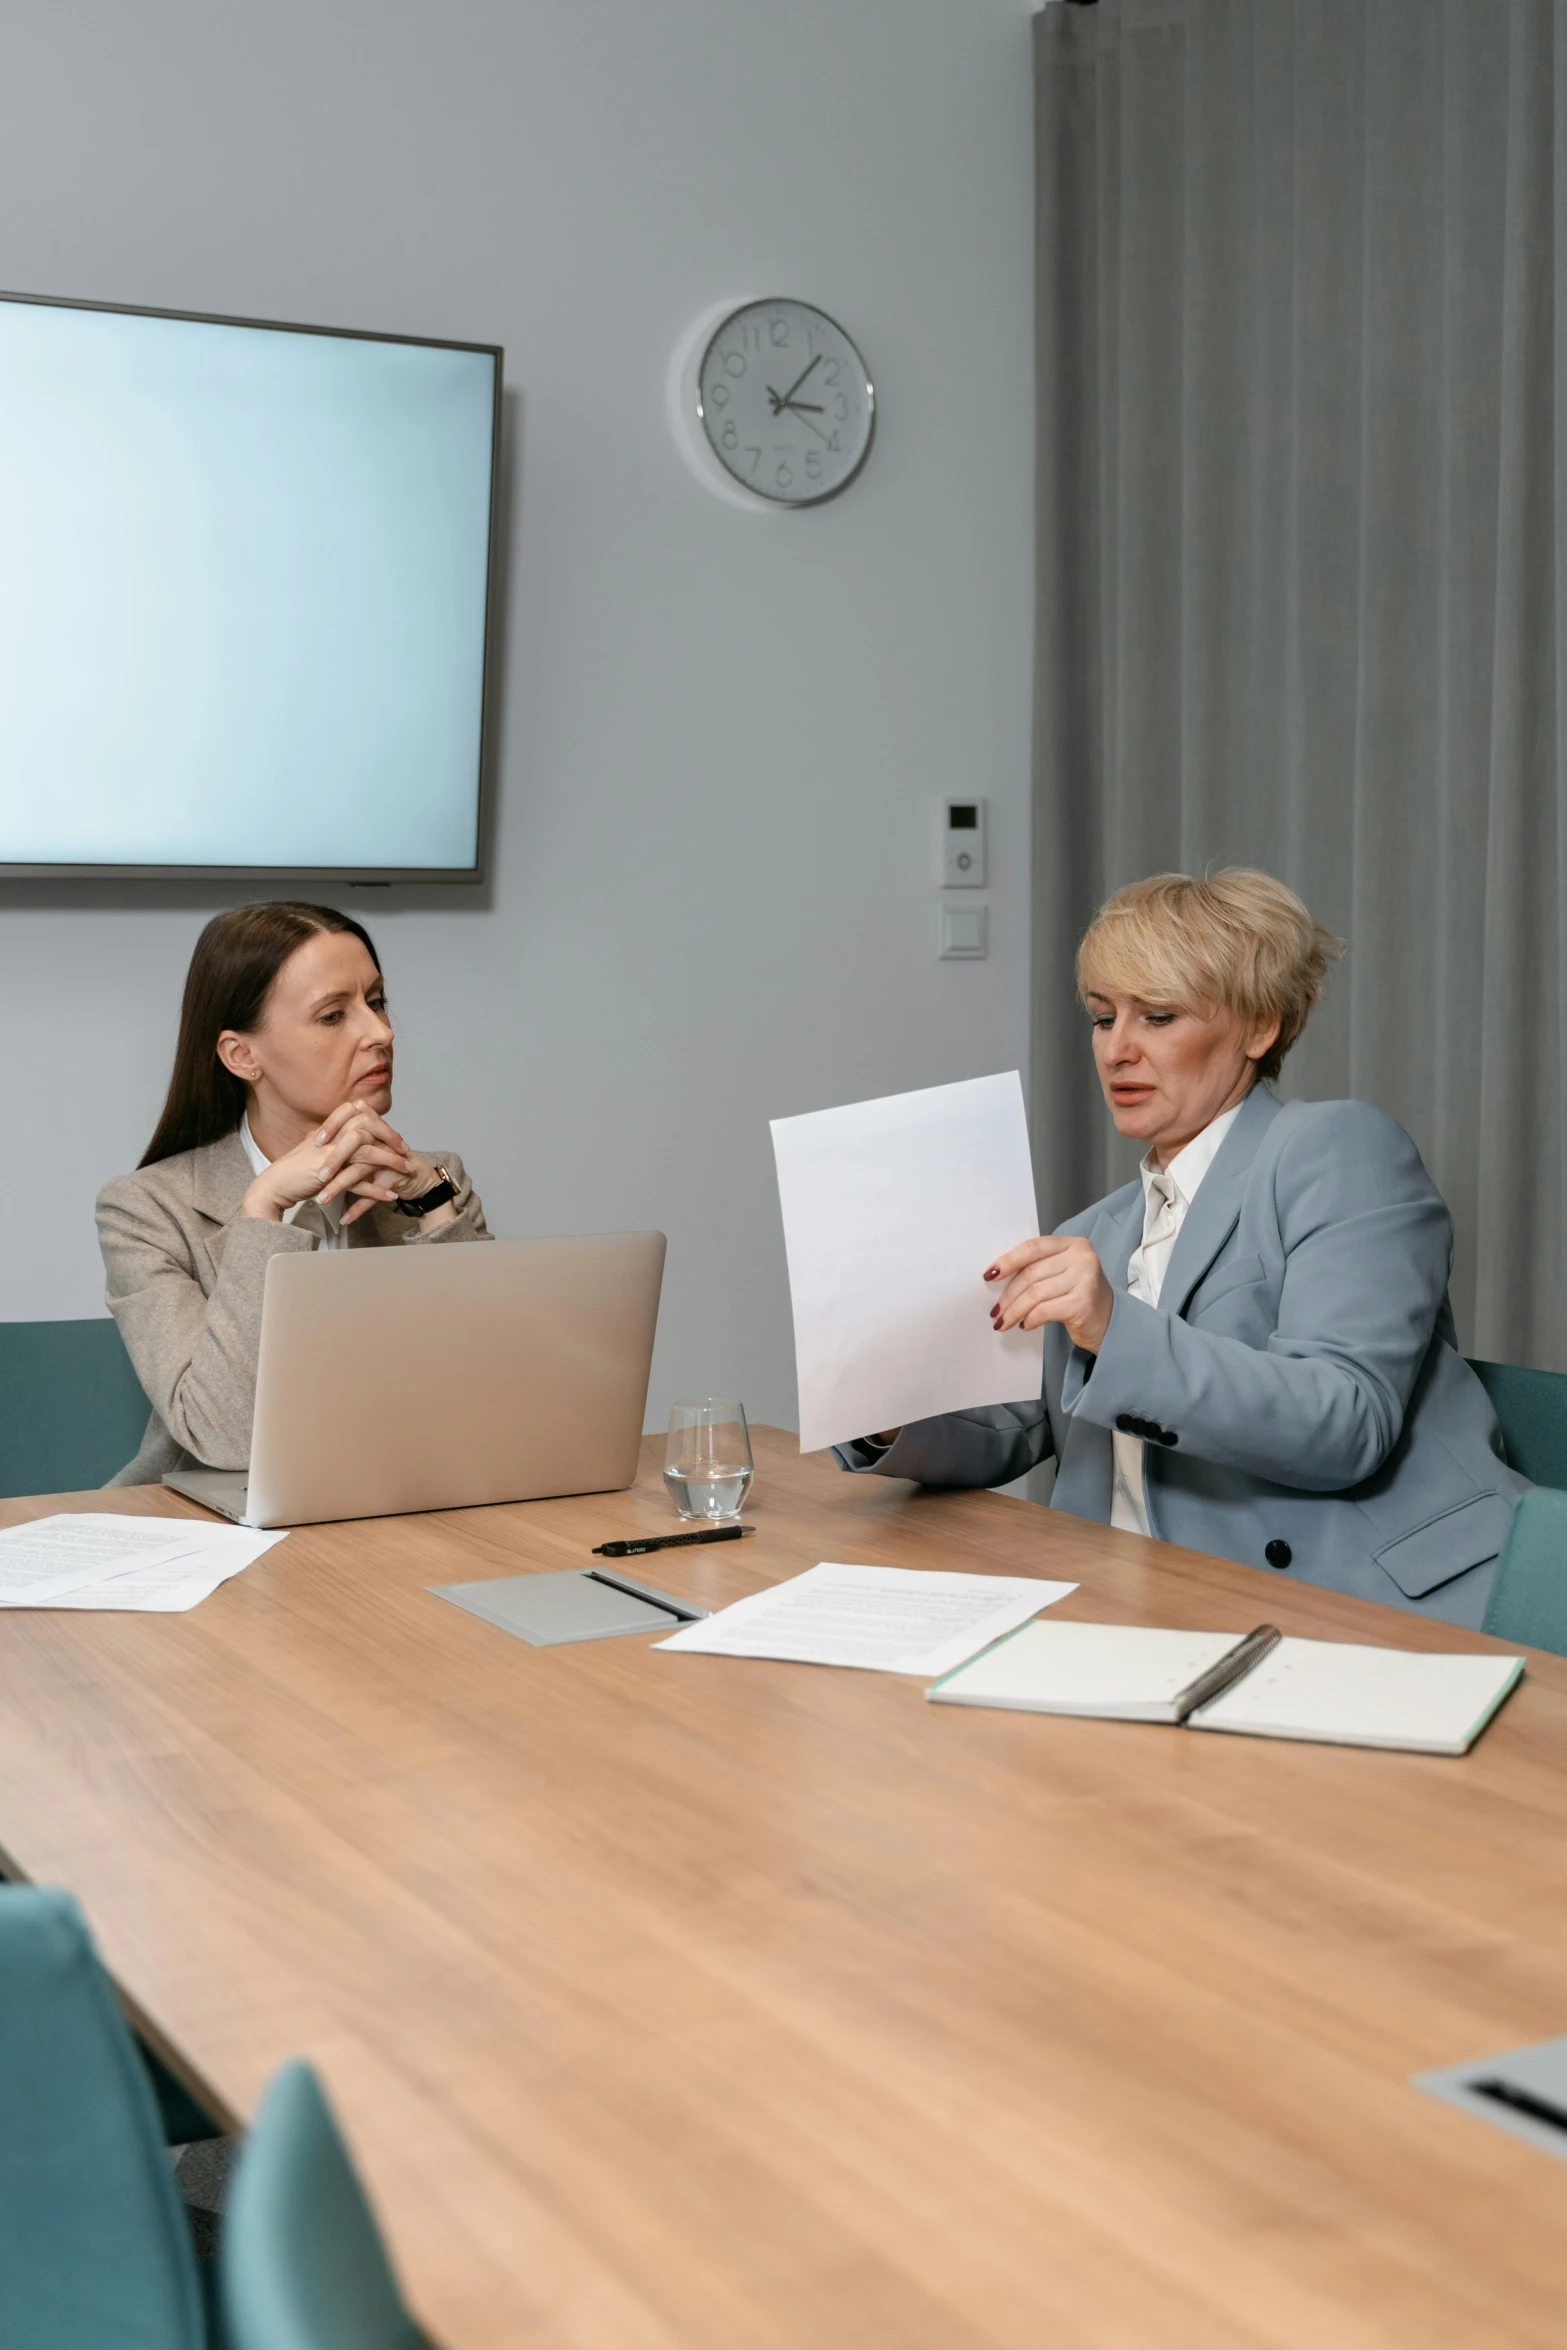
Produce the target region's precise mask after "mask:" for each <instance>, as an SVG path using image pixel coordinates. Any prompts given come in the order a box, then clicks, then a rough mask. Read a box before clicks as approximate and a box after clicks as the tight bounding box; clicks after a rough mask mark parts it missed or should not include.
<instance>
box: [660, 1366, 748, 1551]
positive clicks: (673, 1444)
mask: <svg viewBox="0 0 1567 2350" xmlns="http://www.w3.org/2000/svg"><path fill="white" fill-rule="evenodd" d="M751 1471H752V1464H751V1435H750V1430H749V1429H748V1428H747V1426H746V1420H745V1407H744V1405H743V1404H741V1403H740V1402H738V1401H737V1400H736V1399H735V1398H734V1397H732V1396H716V1395H705V1396H691V1397H687V1398H686V1399H685V1400H684V1401H683V1402H680V1403H677V1404H676V1405H675V1407H674V1409H673V1410H672V1411H671V1413H670V1415H669V1442H668V1444H667V1445H666V1446H665V1448H664V1483H665V1485H666V1486H667V1487H668V1489H669V1498H670V1500H671V1501H672V1502H673V1503H674V1505H675V1508H676V1510H677V1511H678V1513H679V1515H680V1516H681V1517H682V1518H699V1519H704V1520H717V1519H721V1518H735V1517H738V1516H739V1514H740V1512H741V1510H742V1509H743V1508H744V1506H745V1497H746V1495H747V1494H748V1493H749V1492H750V1490H751Z"/></svg>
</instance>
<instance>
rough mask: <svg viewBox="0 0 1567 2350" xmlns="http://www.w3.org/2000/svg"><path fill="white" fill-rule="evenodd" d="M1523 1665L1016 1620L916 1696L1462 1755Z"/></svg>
mask: <svg viewBox="0 0 1567 2350" xmlns="http://www.w3.org/2000/svg"><path fill="white" fill-rule="evenodd" d="M1522 1672H1523V1658H1522V1657H1520V1656H1443V1655H1440V1654H1432V1653H1429V1652H1428V1653H1424V1654H1422V1653H1417V1652H1415V1651H1413V1650H1409V1649H1402V1648H1361V1647H1355V1646H1352V1645H1350V1644H1349V1643H1347V1642H1339V1641H1329V1640H1286V1639H1284V1638H1283V1637H1282V1636H1281V1635H1280V1634H1278V1633H1277V1632H1275V1631H1274V1629H1273V1627H1272V1626H1271V1625H1263V1626H1261V1627H1259V1629H1258V1631H1256V1632H1253V1633H1248V1634H1247V1635H1246V1636H1245V1637H1244V1638H1243V1639H1237V1638H1236V1636H1235V1634H1234V1633H1232V1632H1158V1631H1144V1630H1141V1629H1139V1628H1138V1627H1137V1626H1135V1625H1130V1624H1074V1623H1061V1622H1054V1623H1032V1624H1025V1625H1024V1626H1023V1629H1022V1630H1021V1631H1020V1632H1014V1633H1013V1634H1012V1635H1011V1637H1010V1638H1009V1639H1006V1640H1002V1641H998V1642H997V1644H996V1646H995V1647H994V1648H987V1649H986V1650H985V1651H984V1653H983V1654H982V1655H980V1656H977V1657H974V1658H973V1659H971V1661H970V1662H969V1663H968V1664H965V1665H959V1666H958V1667H957V1669H956V1670H955V1671H954V1672H951V1673H946V1674H944V1675H943V1676H942V1678H941V1679H940V1680H939V1681H937V1682H935V1683H933V1685H932V1686H931V1687H930V1688H929V1689H927V1690H926V1692H925V1694H926V1696H927V1697H928V1698H931V1699H932V1700H933V1701H934V1702H935V1703H937V1704H940V1705H979V1706H999V1707H1003V1708H1008V1709H1011V1710H1014V1711H1017V1712H1022V1713H1041V1714H1078V1715H1091V1716H1095V1717H1097V1718H1099V1719H1102V1720H1109V1721H1120V1722H1172V1723H1180V1724H1183V1725H1184V1726H1185V1727H1186V1728H1187V1729H1189V1730H1228V1731H1232V1732H1234V1733H1237V1734H1238V1735H1240V1736H1242V1737H1247V1738H1303V1739H1317V1740H1321V1741H1323V1742H1324V1743H1326V1744H1329V1745H1334V1746H1385V1747H1392V1748H1396V1749H1400V1750H1402V1751H1403V1752H1406V1753H1411V1754H1464V1753H1466V1752H1467V1751H1468V1749H1469V1748H1470V1747H1471V1746H1472V1745H1473V1744H1474V1742H1475V1740H1476V1739H1477V1738H1478V1737H1479V1735H1480V1733H1481V1731H1482V1730H1483V1729H1484V1728H1485V1726H1486V1724H1487V1722H1489V1720H1490V1719H1491V1716H1492V1715H1493V1714H1494V1713H1495V1712H1496V1709H1497V1707H1498V1706H1499V1705H1500V1704H1501V1703H1502V1700H1503V1699H1504V1698H1505V1697H1506V1696H1507V1695H1508V1693H1509V1691H1510V1690H1512V1689H1513V1688H1514V1687H1515V1686H1516V1684H1517V1682H1518V1680H1519V1678H1520V1676H1521V1675H1522Z"/></svg>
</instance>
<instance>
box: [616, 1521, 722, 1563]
mask: <svg viewBox="0 0 1567 2350" xmlns="http://www.w3.org/2000/svg"><path fill="white" fill-rule="evenodd" d="M752 1531H753V1529H752V1528H751V1527H750V1526H704V1527H703V1528H702V1531H701V1533H700V1534H647V1535H644V1536H643V1537H642V1538H641V1540H640V1541H636V1542H595V1543H594V1545H593V1556H594V1557H595V1558H596V1559H631V1558H640V1557H641V1556H642V1554H643V1552H644V1551H648V1550H683V1549H684V1548H685V1547H686V1545H687V1543H690V1542H738V1541H739V1539H740V1537H741V1535H742V1534H749V1533H751V1532H752Z"/></svg>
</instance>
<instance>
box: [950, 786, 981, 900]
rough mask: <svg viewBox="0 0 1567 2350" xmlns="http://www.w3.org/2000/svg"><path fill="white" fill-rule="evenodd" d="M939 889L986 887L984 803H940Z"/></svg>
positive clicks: (976, 801)
mask: <svg viewBox="0 0 1567 2350" xmlns="http://www.w3.org/2000/svg"><path fill="white" fill-rule="evenodd" d="M941 886H942V888H943V889H983V888H984V886H985V803H984V801H983V800H973V799H969V800H943V801H942V803H941Z"/></svg>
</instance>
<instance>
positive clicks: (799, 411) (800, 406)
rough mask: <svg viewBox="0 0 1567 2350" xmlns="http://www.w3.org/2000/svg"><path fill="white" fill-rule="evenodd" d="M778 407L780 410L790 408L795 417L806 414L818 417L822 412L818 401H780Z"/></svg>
mask: <svg viewBox="0 0 1567 2350" xmlns="http://www.w3.org/2000/svg"><path fill="white" fill-rule="evenodd" d="M778 405H779V407H780V408H792V409H793V410H794V412H795V414H796V416H804V415H805V414H807V412H809V414H811V415H812V416H820V414H821V412H822V404H821V402H820V400H780V401H779V403H778Z"/></svg>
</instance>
